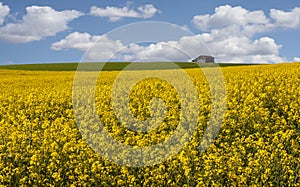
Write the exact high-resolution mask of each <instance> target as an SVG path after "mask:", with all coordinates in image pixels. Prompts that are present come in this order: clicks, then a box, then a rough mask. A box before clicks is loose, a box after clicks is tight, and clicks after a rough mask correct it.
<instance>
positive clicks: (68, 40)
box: [51, 32, 124, 61]
mask: <svg viewBox="0 0 300 187" xmlns="http://www.w3.org/2000/svg"><path fill="white" fill-rule="evenodd" d="M122 48H124V45H123V44H122V42H121V41H119V40H117V41H114V40H110V39H109V38H108V37H107V36H106V35H102V36H97V35H95V36H91V35H90V34H88V33H79V32H74V33H71V34H69V35H68V36H66V37H65V38H64V39H62V40H60V41H59V42H55V43H53V44H52V46H51V49H52V50H65V49H76V50H79V51H82V52H86V51H88V53H86V55H87V56H86V57H85V59H86V60H89V61H103V60H107V59H109V58H111V57H113V56H114V55H115V54H116V53H117V52H118V51H119V50H120V49H122Z"/></svg>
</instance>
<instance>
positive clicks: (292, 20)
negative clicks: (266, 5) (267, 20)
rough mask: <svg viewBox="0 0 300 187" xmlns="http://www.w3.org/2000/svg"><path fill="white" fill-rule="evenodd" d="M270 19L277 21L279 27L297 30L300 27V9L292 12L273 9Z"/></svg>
mask: <svg viewBox="0 0 300 187" xmlns="http://www.w3.org/2000/svg"><path fill="white" fill-rule="evenodd" d="M270 17H271V18H273V19H274V20H275V23H274V24H275V26H277V27H284V28H296V27H298V26H299V25H300V8H299V7H296V8H294V9H293V10H292V11H290V12H284V11H282V10H276V9H271V10H270Z"/></svg>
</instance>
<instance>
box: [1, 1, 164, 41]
mask: <svg viewBox="0 0 300 187" xmlns="http://www.w3.org/2000/svg"><path fill="white" fill-rule="evenodd" d="M9 11H10V8H9V6H7V5H3V4H2V3H1V2H0V26H1V25H3V22H4V19H5V18H6V17H7V16H8V15H9ZM26 12H27V13H26V14H25V15H24V16H23V17H22V20H18V21H16V22H15V23H8V24H6V25H4V26H2V27H0V40H2V41H7V42H11V43H27V42H32V41H38V40H41V39H43V38H45V37H49V36H55V35H56V34H57V33H59V32H62V31H66V30H68V28H69V27H68V24H69V23H70V22H71V21H72V20H74V19H76V18H78V17H80V16H82V15H84V13H82V12H80V11H77V10H64V11H56V10H54V9H53V8H51V7H48V6H30V7H27V8H26ZM157 12H159V10H158V9H156V8H155V7H154V6H153V5H151V4H147V5H144V6H140V7H138V8H137V10H134V9H129V8H128V7H123V8H116V7H106V8H105V9H102V8H97V7H92V8H91V11H90V14H91V15H93V16H100V17H103V16H104V17H109V19H110V20H111V21H117V20H120V19H121V18H123V17H135V18H150V17H152V16H153V15H154V14H156V13H157Z"/></svg>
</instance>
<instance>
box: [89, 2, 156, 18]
mask: <svg viewBox="0 0 300 187" xmlns="http://www.w3.org/2000/svg"><path fill="white" fill-rule="evenodd" d="M158 12H160V11H159V10H158V9H156V8H155V7H154V6H153V5H152V4H146V5H143V6H140V7H138V8H136V9H130V8H129V7H128V6H125V7H122V8H118V7H110V6H108V7H106V8H101V7H96V6H93V7H92V8H91V10H90V14H91V15H93V16H98V17H108V18H109V20H110V21H112V22H115V21H119V20H121V19H122V18H125V17H128V18H151V17H152V16H154V15H155V14H156V13H158Z"/></svg>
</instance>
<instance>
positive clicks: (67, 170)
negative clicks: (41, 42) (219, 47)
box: [0, 63, 300, 186]
mask: <svg viewBox="0 0 300 187" xmlns="http://www.w3.org/2000/svg"><path fill="white" fill-rule="evenodd" d="M221 70H222V72H223V75H224V81H225V85H226V91H227V103H226V107H227V108H226V112H225V115H224V120H223V123H222V126H221V129H220V132H219V134H218V136H217V138H216V140H215V141H214V142H213V144H211V145H210V147H209V148H208V149H207V150H205V151H200V150H199V146H200V144H201V141H202V137H203V133H204V131H205V128H206V124H207V122H208V120H209V116H210V111H211V102H210V90H209V86H208V83H207V82H206V79H205V77H204V75H203V74H202V73H201V70H200V69H186V70H184V71H185V72H186V73H187V74H188V75H189V77H190V78H191V80H192V81H193V84H194V85H195V87H196V89H197V91H198V95H199V104H200V111H199V119H198V125H197V128H196V131H195V133H194V135H193V137H192V138H191V140H190V141H189V143H188V144H187V145H185V146H184V148H183V149H182V150H181V151H180V152H179V153H178V154H176V155H175V156H173V157H171V158H169V159H168V160H166V161H164V162H162V163H160V164H156V165H151V166H144V167H128V166H124V165H119V164H116V163H114V162H111V161H110V160H107V159H105V158H103V157H101V156H100V155H99V154H98V153H97V152H95V151H94V150H93V149H92V148H91V147H90V146H89V144H87V143H86V141H85V140H84V138H83V137H82V134H81V133H80V131H79V129H78V128H77V124H76V120H75V117H74V111H73V103H72V86H73V80H74V75H75V72H58V71H57V72H55V71H49V72H47V71H19V70H0V88H1V89H0V185H3V186H257V185H258V186H300V145H299V142H300V64H299V63H292V64H279V65H257V66H237V67H223V68H221ZM159 71H160V73H163V71H173V70H159ZM118 74H119V72H115V71H111V72H101V76H100V77H99V80H98V82H97V87H96V92H95V96H96V97H95V106H96V110H97V114H98V116H99V119H100V120H101V121H102V122H103V124H104V126H105V129H106V130H107V131H108V132H109V133H110V134H111V135H112V137H113V138H114V139H116V140H118V141H119V142H121V143H122V144H126V145H131V146H140V147H145V146H151V145H155V144H157V143H160V142H163V141H164V140H166V139H168V138H169V137H171V136H172V134H173V131H174V129H176V127H177V125H178V120H179V118H180V111H181V107H183V106H182V103H181V101H180V98H179V96H178V94H177V93H176V89H175V88H174V87H173V86H172V85H171V84H169V83H168V82H167V81H164V80H161V79H157V78H149V79H145V80H144V81H140V82H138V83H137V84H136V85H135V86H134V87H133V89H132V90H131V94H130V96H129V100H130V103H129V107H130V111H131V112H132V113H133V115H134V116H135V117H136V118H137V119H139V120H146V119H147V118H149V117H150V110H149V104H150V102H151V99H152V98H153V97H158V98H161V99H162V100H163V101H164V103H165V105H166V108H167V113H166V116H165V118H164V119H163V122H162V123H161V124H160V125H159V126H158V127H157V128H156V129H152V130H151V131H149V132H147V133H145V132H136V131H133V130H130V129H128V128H127V127H126V124H124V123H120V122H119V121H118V118H117V117H116V116H115V114H114V111H113V109H112V103H111V100H110V93H111V90H112V85H113V84H114V80H115V79H116V77H117V76H118ZM178 81H180V78H178ZM186 94H188V93H186ZM120 107H122V106H120ZM91 120H92V119H91ZM83 125H84V124H83ZM88 128H90V129H92V130H93V129H95V131H97V128H98V127H97V126H96V125H95V126H90V127H88ZM90 136H93V134H90ZM96 139H97V137H96ZM99 146H101V141H99Z"/></svg>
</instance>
